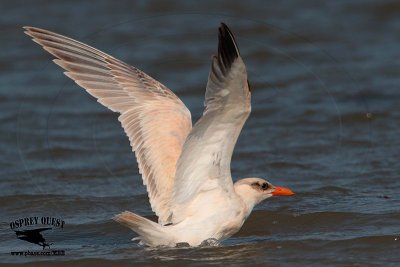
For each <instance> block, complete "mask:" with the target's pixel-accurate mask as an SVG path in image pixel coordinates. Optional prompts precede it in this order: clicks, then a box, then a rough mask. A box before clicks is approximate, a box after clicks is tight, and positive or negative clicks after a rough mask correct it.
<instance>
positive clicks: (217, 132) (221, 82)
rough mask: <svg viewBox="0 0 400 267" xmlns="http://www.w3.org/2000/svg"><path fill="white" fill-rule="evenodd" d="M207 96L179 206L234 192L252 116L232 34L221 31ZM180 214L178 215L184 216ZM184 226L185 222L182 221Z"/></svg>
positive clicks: (189, 145) (181, 168) (181, 175)
mask: <svg viewBox="0 0 400 267" xmlns="http://www.w3.org/2000/svg"><path fill="white" fill-rule="evenodd" d="M218 37H219V38H218V39H219V44H218V56H214V57H213V59H212V63H211V70H210V74H209V78H208V84H207V89H206V96H205V110H204V113H203V116H202V117H201V118H200V119H199V121H198V122H197V123H196V125H195V126H194V127H193V130H192V131H191V132H190V134H189V136H188V137H187V140H186V142H185V145H184V146H183V149H182V154H181V156H180V158H179V160H178V165H177V172H176V178H175V190H174V195H173V201H172V202H171V203H172V204H173V205H174V204H175V205H177V206H179V205H180V204H183V203H185V202H187V201H190V199H192V198H194V197H195V196H196V195H198V194H199V193H201V192H206V191H210V190H213V189H216V188H217V189H218V188H219V189H221V190H223V191H226V192H229V191H232V190H233V182H232V178H231V170H230V163H231V157H232V152H233V149H234V146H235V144H236V141H237V138H238V136H239V134H240V131H241V129H242V127H243V124H244V123H245V121H246V119H247V117H248V116H249V114H250V110H251V103H250V90H249V84H248V81H247V73H246V67H245V65H244V63H243V60H242V58H241V57H240V54H239V50H238V48H237V44H236V42H235V39H234V37H233V34H232V32H231V31H230V30H229V28H228V27H227V26H226V25H225V24H222V25H221V27H220V28H219V35H218ZM178 213H179V210H178V209H175V210H174V211H173V216H174V217H176V216H178ZM178 221H179V219H178Z"/></svg>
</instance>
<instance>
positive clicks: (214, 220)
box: [24, 23, 294, 247]
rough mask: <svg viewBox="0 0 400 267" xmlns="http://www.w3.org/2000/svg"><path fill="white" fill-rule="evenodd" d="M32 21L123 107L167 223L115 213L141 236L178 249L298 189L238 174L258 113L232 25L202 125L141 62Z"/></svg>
mask: <svg viewBox="0 0 400 267" xmlns="http://www.w3.org/2000/svg"><path fill="white" fill-rule="evenodd" d="M24 29H25V30H26V31H25V33H26V34H27V35H29V36H31V37H32V39H33V41H35V42H36V43H38V44H40V45H41V46H42V47H43V48H44V49H45V50H46V51H48V52H49V53H50V54H52V55H54V56H55V57H56V58H57V59H55V60H54V62H55V63H56V64H57V65H59V66H61V67H62V68H63V69H65V70H66V72H64V73H65V74H66V75H67V76H68V77H70V78H71V79H72V80H74V81H75V82H76V83H77V84H78V85H80V86H81V87H83V88H84V89H86V91H87V92H88V93H89V94H91V95H92V96H94V97H96V98H97V101H98V102H100V103H101V104H103V105H104V106H106V107H107V108H109V109H111V110H112V111H114V112H118V113H119V114H120V116H119V118H118V120H119V121H120V122H121V124H122V127H123V128H124V130H125V133H126V134H127V136H128V137H129V141H130V144H131V146H132V151H134V152H135V155H136V158H137V162H138V166H139V172H140V173H141V174H142V178H143V183H144V185H146V187H147V192H148V196H149V200H150V204H151V208H152V210H153V211H154V212H155V213H156V215H157V216H158V223H155V222H153V221H151V220H148V219H146V218H144V217H142V216H139V215H137V214H135V213H132V212H129V211H125V212H122V213H121V214H118V215H116V216H115V217H114V218H113V219H114V220H115V221H117V222H119V223H121V224H123V225H125V226H127V227H129V228H131V229H132V230H133V231H134V232H136V233H137V234H138V235H139V237H138V239H140V240H141V243H143V244H145V245H147V246H152V247H156V246H171V247H174V246H176V245H177V244H179V243H187V244H189V245H190V246H199V245H201V244H202V243H203V242H205V241H207V240H217V241H221V240H224V239H226V238H228V237H230V236H232V235H233V234H235V233H236V232H237V231H239V229H240V228H241V227H242V225H243V223H244V221H245V220H246V219H247V217H248V216H249V215H250V213H251V211H252V209H253V207H254V206H255V205H256V204H258V203H259V202H261V201H262V200H264V199H266V198H269V197H271V196H288V195H293V194H294V193H293V192H292V191H291V190H290V189H287V188H283V187H277V186H273V185H272V184H271V183H269V182H268V181H266V180H264V179H261V178H245V179H240V180H238V181H237V182H235V183H233V182H232V177H231V169H230V165H231V157H232V153H233V149H234V146H235V144H236V141H237V138H238V136H239V134H240V131H241V129H242V127H243V124H244V123H245V121H246V119H247V118H248V116H249V114H250V110H251V103H250V96H251V93H250V86H249V82H248V80H247V72H246V67H245V64H244V62H243V60H242V58H241V57H240V54H239V50H238V47H237V44H236V42H235V39H234V36H233V34H232V32H231V31H230V30H229V28H228V27H227V26H226V25H225V24H224V23H221V26H220V27H219V35H218V39H219V44H218V55H217V56H213V58H212V63H211V70H210V73H209V78H208V83H207V88H206V94H205V110H204V113H203V116H202V117H201V118H200V119H199V121H198V122H197V123H196V124H195V125H194V127H193V128H192V119H191V114H190V111H189V110H188V108H187V107H186V106H185V105H184V104H183V102H182V101H181V100H180V99H179V98H178V97H177V96H176V95H175V94H174V93H173V92H172V91H171V90H169V89H168V88H167V87H165V86H164V85H162V84H161V83H159V82H158V81H156V80H154V79H153V78H151V77H150V76H149V75H147V74H145V73H143V72H142V71H140V70H139V69H137V68H135V67H132V66H130V65H128V64H126V63H124V62H122V61H120V60H118V59H116V58H114V57H112V56H109V55H107V54H105V53H103V52H101V51H99V50H97V49H95V48H93V47H90V46H88V45H86V44H83V43H81V42H78V41H76V40H73V39H71V38H68V37H65V36H63V35H60V34H56V33H53V32H50V31H47V30H44V29H39V28H34V27H24Z"/></svg>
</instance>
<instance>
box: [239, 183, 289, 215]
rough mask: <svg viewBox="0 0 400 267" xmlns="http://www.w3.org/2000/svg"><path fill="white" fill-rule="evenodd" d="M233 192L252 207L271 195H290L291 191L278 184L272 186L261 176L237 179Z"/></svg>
mask: <svg viewBox="0 0 400 267" xmlns="http://www.w3.org/2000/svg"><path fill="white" fill-rule="evenodd" d="M234 188H235V192H236V194H238V195H239V196H240V197H241V198H242V200H243V201H244V202H245V203H246V204H247V205H248V206H249V208H250V209H252V208H253V207H254V206H255V205H257V204H258V203H260V202H261V201H263V200H264V199H267V198H269V197H273V196H292V195H294V193H293V191H292V190H290V189H288V188H285V187H280V186H274V185H272V184H271V183H270V182H268V181H266V180H264V179H261V178H244V179H240V180H238V181H237V182H236V183H235V185H234Z"/></svg>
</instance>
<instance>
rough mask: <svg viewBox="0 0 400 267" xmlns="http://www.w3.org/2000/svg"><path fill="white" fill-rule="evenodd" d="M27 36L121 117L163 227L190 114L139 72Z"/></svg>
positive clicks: (77, 45)
mask: <svg viewBox="0 0 400 267" xmlns="http://www.w3.org/2000/svg"><path fill="white" fill-rule="evenodd" d="M24 28H25V30H26V31H25V33H26V34H27V35H29V36H31V37H32V38H33V41H35V42H36V43H38V44H40V45H41V46H42V47H43V48H44V49H45V50H46V51H47V52H49V53H50V54H52V55H54V56H55V57H56V58H57V59H55V60H54V62H55V63H56V64H58V65H59V66H61V67H62V68H63V69H65V70H66V72H65V74H66V75H67V76H68V77H70V78H71V79H72V80H74V81H75V82H76V83H77V84H78V85H80V86H81V87H83V88H84V89H86V91H87V92H88V93H89V94H91V95H92V96H94V97H95V98H97V101H98V102H100V103H101V104H103V105H104V106H106V107H107V108H109V109H111V110H112V111H115V112H118V113H120V114H121V115H120V116H119V118H118V120H119V121H120V122H121V124H122V127H123V128H124V130H125V133H126V134H127V136H128V137H129V141H130V143H131V146H132V150H133V151H134V152H135V154H136V158H137V161H138V165H139V172H140V173H141V174H142V178H143V183H144V184H145V185H146V186H147V191H148V194H149V199H150V204H151V207H152V209H153V211H154V212H155V213H156V214H157V215H158V217H159V221H160V222H161V223H166V222H167V219H168V216H169V211H168V207H169V205H168V204H169V200H170V197H171V195H172V191H173V184H174V177H175V171H176V162H177V160H178V158H179V155H180V154H181V149H182V146H183V144H184V142H185V140H186V137H187V135H188V134H189V132H190V130H191V129H192V120H191V115H190V111H189V110H188V109H187V108H186V106H185V105H184V104H183V103H182V101H181V100H180V99H179V98H178V97H177V96H176V95H175V94H174V93H173V92H172V91H171V90H169V89H168V88H167V87H165V86H164V85H162V84H161V83H159V82H158V81H156V80H154V79H153V78H151V77H150V76H148V75H147V74H145V73H144V72H142V71H140V70H139V69H137V68H135V67H132V66H130V65H128V64H126V63H124V62H122V61H120V60H118V59H115V58H114V57H112V56H110V55H107V54H105V53H103V52H101V51H99V50H97V49H95V48H93V47H90V46H88V45H86V44H83V43H81V42H78V41H76V40H73V39H71V38H68V37H65V36H63V35H60V34H57V33H54V32H50V31H47V30H44V29H39V28H34V27H24Z"/></svg>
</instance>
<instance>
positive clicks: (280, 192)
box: [272, 186, 294, 196]
mask: <svg viewBox="0 0 400 267" xmlns="http://www.w3.org/2000/svg"><path fill="white" fill-rule="evenodd" d="M272 195H273V196H293V195H294V193H293V191H292V190H290V189H289V188H285V187H280V186H275V190H274V191H273V192H272Z"/></svg>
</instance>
